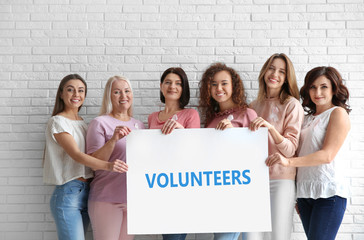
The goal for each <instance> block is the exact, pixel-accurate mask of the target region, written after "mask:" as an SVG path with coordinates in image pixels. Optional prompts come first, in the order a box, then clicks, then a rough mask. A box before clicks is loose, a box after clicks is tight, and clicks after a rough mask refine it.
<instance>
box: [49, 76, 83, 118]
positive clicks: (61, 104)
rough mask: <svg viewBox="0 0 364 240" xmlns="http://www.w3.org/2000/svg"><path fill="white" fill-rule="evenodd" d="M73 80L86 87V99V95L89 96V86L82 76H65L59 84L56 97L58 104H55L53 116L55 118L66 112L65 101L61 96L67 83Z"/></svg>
mask: <svg viewBox="0 0 364 240" xmlns="http://www.w3.org/2000/svg"><path fill="white" fill-rule="evenodd" d="M73 79H77V80H80V81H81V82H82V83H83V84H84V85H85V97H86V94H87V84H86V81H85V80H84V79H83V78H82V77H81V76H80V75H78V74H76V73H74V74H69V75H67V76H65V77H64V78H63V79H62V80H61V82H60V83H59V86H58V90H57V95H56V102H55V104H54V107H53V112H52V116H55V115H57V114H58V113H60V112H63V111H64V108H65V105H64V102H63V99H62V98H61V95H62V92H63V88H64V86H65V85H66V83H67V82H68V81H69V80H73ZM81 107H82V105H81V106H80V107H79V108H78V111H80V109H81Z"/></svg>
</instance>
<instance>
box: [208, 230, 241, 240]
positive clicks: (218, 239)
mask: <svg viewBox="0 0 364 240" xmlns="http://www.w3.org/2000/svg"><path fill="white" fill-rule="evenodd" d="M239 235H240V232H227V233H214V240H237V239H238V238H239Z"/></svg>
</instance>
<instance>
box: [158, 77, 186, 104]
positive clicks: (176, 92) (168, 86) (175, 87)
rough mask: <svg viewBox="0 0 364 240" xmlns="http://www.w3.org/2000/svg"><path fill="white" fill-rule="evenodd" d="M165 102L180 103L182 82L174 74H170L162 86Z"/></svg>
mask: <svg viewBox="0 0 364 240" xmlns="http://www.w3.org/2000/svg"><path fill="white" fill-rule="evenodd" d="M160 89H161V92H162V94H163V96H164V98H165V101H166V102H168V101H179V99H180V98H181V95H182V80H181V78H180V77H179V76H178V75H177V74H174V73H169V74H168V75H167V76H166V77H165V78H164V80H163V82H162V83H161V84H160Z"/></svg>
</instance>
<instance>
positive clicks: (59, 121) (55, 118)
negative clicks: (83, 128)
mask: <svg viewBox="0 0 364 240" xmlns="http://www.w3.org/2000/svg"><path fill="white" fill-rule="evenodd" d="M53 123H56V124H60V125H62V124H71V125H72V124H76V125H78V124H86V123H85V121H84V120H83V119H82V118H81V119H80V120H72V119H69V118H67V117H65V116H62V115H54V116H52V117H50V118H49V120H48V124H53Z"/></svg>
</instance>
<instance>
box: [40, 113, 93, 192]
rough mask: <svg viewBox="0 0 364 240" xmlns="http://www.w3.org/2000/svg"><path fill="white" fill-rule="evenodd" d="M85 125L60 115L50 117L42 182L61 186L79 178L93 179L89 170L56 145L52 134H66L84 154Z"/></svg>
mask: <svg viewBox="0 0 364 240" xmlns="http://www.w3.org/2000/svg"><path fill="white" fill-rule="evenodd" d="M86 131H87V124H86V123H85V122H84V121H83V120H71V119H68V118H65V117H63V116H60V115H56V116H53V117H51V118H50V119H49V120H48V123H47V128H46V132H45V135H46V148H45V152H44V164H43V181H44V182H45V183H48V184H55V185H62V184H65V183H67V182H69V181H71V180H74V179H76V178H79V177H83V178H85V179H88V178H92V177H93V171H92V170H91V168H89V167H86V166H85V165H82V164H80V163H78V162H76V161H75V160H73V159H72V158H71V157H70V156H69V155H68V154H67V153H66V152H65V151H64V149H63V148H62V147H61V146H60V145H59V144H58V143H57V141H56V139H55V138H54V135H53V134H57V133H62V132H66V133H69V134H70V135H72V137H73V138H74V139H75V141H76V143H77V145H78V148H79V149H80V151H81V152H85V147H86V144H85V137H86Z"/></svg>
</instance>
